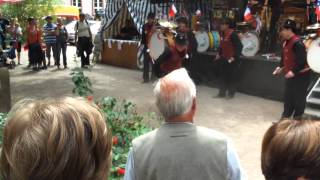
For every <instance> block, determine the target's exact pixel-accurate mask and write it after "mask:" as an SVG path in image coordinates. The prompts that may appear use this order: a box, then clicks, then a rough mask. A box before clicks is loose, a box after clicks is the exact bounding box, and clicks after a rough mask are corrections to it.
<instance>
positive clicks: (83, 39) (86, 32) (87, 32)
mask: <svg viewBox="0 0 320 180" xmlns="http://www.w3.org/2000/svg"><path fill="white" fill-rule="evenodd" d="M74 29H75V32H76V44H77V53H78V56H80V57H81V67H82V68H85V67H87V66H90V60H89V58H90V54H91V53H92V48H93V44H92V33H91V29H90V25H89V23H88V21H87V20H86V17H85V14H83V13H81V14H80V21H78V22H77V23H76V25H75V28H74ZM77 39H78V40H77ZM84 53H86V54H84Z"/></svg>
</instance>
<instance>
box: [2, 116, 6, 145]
mask: <svg viewBox="0 0 320 180" xmlns="http://www.w3.org/2000/svg"><path fill="white" fill-rule="evenodd" d="M6 120H7V114H5V113H0V146H2V139H3V128H4V125H5V123H6Z"/></svg>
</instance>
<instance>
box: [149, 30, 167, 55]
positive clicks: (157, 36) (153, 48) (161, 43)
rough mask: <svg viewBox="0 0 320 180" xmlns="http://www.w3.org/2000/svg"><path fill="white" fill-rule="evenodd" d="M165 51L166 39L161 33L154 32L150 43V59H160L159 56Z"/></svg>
mask: <svg viewBox="0 0 320 180" xmlns="http://www.w3.org/2000/svg"><path fill="white" fill-rule="evenodd" d="M164 49H165V39H164V38H163V35H162V34H161V32H159V31H157V32H154V33H153V34H152V36H151V38H150V42H149V50H150V52H149V53H150V57H151V58H152V59H153V60H156V59H158V58H159V56H160V55H161V54H162V53H163V52H164Z"/></svg>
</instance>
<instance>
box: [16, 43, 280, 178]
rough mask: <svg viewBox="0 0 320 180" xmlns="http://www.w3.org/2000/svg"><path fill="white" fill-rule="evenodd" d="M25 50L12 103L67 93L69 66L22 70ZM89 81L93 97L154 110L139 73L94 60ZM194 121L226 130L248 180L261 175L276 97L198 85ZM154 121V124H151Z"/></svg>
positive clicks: (276, 115)
mask: <svg viewBox="0 0 320 180" xmlns="http://www.w3.org/2000/svg"><path fill="white" fill-rule="evenodd" d="M74 54H75V48H74V47H68V61H69V65H68V66H69V68H70V69H71V68H73V67H75V66H76V63H75V62H73V56H74ZM26 60H27V58H26V52H23V56H22V63H23V65H21V66H18V67H17V68H16V69H14V70H10V74H11V91H12V101H13V103H14V102H16V101H18V100H20V99H23V98H30V97H34V98H45V97H59V96H66V95H72V92H71V91H72V87H73V86H72V82H71V76H70V72H71V71H70V69H67V70H57V69H56V68H55V67H51V68H49V69H48V70H45V71H40V72H33V71H31V70H29V69H26V68H25V66H26V65H27V61H26ZM86 75H87V76H89V77H90V79H91V81H92V82H93V90H94V98H95V99H98V98H101V97H104V96H113V97H117V98H120V99H127V100H130V101H132V102H134V103H136V104H137V107H138V111H139V112H142V113H145V112H148V111H154V112H156V108H155V106H154V99H153V94H152V88H153V84H151V83H150V84H141V80H142V79H141V77H142V73H141V72H139V71H136V70H128V69H123V68H117V67H112V66H106V65H99V64H98V65H96V66H94V67H93V68H92V69H90V70H87V71H86ZM197 90H198V96H197V105H198V106H197V107H198V110H197V114H196V118H195V123H196V124H198V125H201V126H206V127H209V128H213V129H216V130H218V131H221V132H223V133H225V134H227V135H228V136H229V137H230V138H231V139H232V141H233V143H234V146H235V147H236V149H237V152H238V153H239V156H240V160H241V164H242V166H243V168H244V169H245V171H246V172H247V174H248V179H249V180H262V179H263V176H262V175H261V170H260V151H261V147H260V146H261V141H262V137H263V134H264V132H265V131H266V129H267V128H268V127H269V126H270V125H271V122H272V121H274V120H277V119H278V118H279V116H280V112H281V110H282V105H281V103H280V102H276V101H270V100H266V99H262V98H258V97H253V96H248V95H245V94H240V93H238V94H237V95H236V97H235V98H234V99H232V100H224V99H213V98H212V97H213V96H214V95H215V94H217V92H218V91H217V89H214V88H210V87H206V86H198V87H197ZM155 124H156V123H155Z"/></svg>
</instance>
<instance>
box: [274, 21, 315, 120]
mask: <svg viewBox="0 0 320 180" xmlns="http://www.w3.org/2000/svg"><path fill="white" fill-rule="evenodd" d="M295 32H296V22H295V21H293V20H290V19H288V20H286V21H285V22H284V24H283V26H282V29H281V31H280V36H281V37H282V38H283V39H284V40H285V43H284V46H283V53H282V59H281V62H280V65H279V66H278V67H277V68H276V69H275V70H274V72H273V75H278V74H281V73H282V72H284V77H285V79H286V82H285V91H284V110H283V113H282V117H281V119H288V118H291V117H292V116H293V118H294V119H296V120H300V119H301V117H302V115H303V113H304V109H305V105H306V96H307V89H308V86H309V83H310V69H309V68H308V65H307V55H306V48H305V46H304V44H303V42H302V40H301V39H300V38H299V36H297V35H296V34H295Z"/></svg>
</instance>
